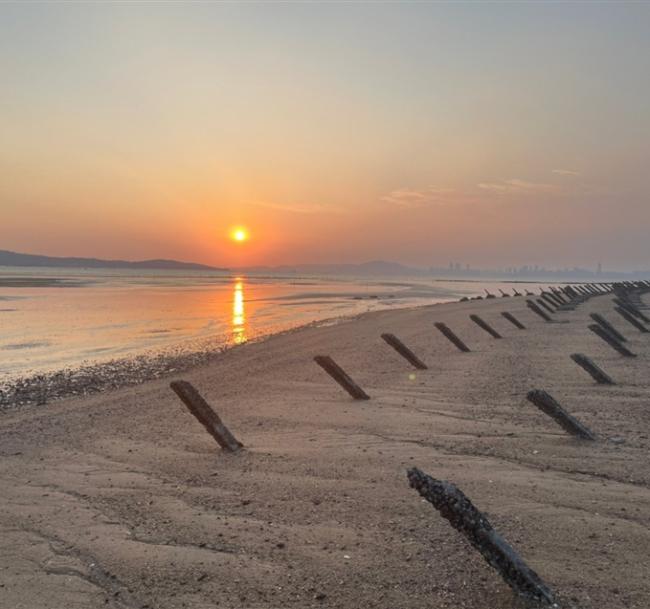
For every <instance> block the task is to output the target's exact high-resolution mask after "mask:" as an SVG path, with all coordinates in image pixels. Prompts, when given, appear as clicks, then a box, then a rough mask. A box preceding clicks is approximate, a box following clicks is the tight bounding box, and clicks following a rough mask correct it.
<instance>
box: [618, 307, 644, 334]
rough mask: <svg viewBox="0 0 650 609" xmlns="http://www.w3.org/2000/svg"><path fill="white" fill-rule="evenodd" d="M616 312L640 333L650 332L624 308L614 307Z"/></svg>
mask: <svg viewBox="0 0 650 609" xmlns="http://www.w3.org/2000/svg"><path fill="white" fill-rule="evenodd" d="M614 310H615V311H616V312H617V313H618V314H619V315H620V316H621V317H622V318H623V319H624V320H625V321H627V322H629V323H630V324H632V325H633V326H634V327H635V328H636V329H637V330H638V331H639V332H644V333H647V332H649V330H648V328H646V327H645V326H644V325H643V324H642V323H641V322H640V321H639V320H638V319H637V318H636V317H633V316H632V315H630V314H629V313H628V312H627V311H626V310H625V309H624V308H623V307H614Z"/></svg>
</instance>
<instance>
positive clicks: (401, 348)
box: [381, 334, 427, 370]
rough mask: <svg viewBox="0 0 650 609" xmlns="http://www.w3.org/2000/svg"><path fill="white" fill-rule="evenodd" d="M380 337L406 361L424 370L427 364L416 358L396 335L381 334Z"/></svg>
mask: <svg viewBox="0 0 650 609" xmlns="http://www.w3.org/2000/svg"><path fill="white" fill-rule="evenodd" d="M381 337H382V338H383V339H384V340H385V341H386V342H387V343H388V344H389V345H390V346H391V347H392V348H393V349H395V351H397V352H398V353H399V354H400V355H401V356H402V357H403V358H404V359H405V360H406V361H408V362H409V363H410V364H412V365H413V366H414V367H415V368H418V369H419V370H426V369H427V365H426V364H425V363H424V362H423V361H422V360H421V359H420V358H418V356H417V355H415V353H413V351H411V350H410V349H409V348H408V347H407V346H406V345H405V344H404V343H403V342H402V341H401V340H400V339H399V338H397V336H395V335H394V334H382V335H381Z"/></svg>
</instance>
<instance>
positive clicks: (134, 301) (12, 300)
mask: <svg viewBox="0 0 650 609" xmlns="http://www.w3.org/2000/svg"><path fill="white" fill-rule="evenodd" d="M545 285H546V284H545ZM536 286H537V284H528V285H527V287H528V288H529V289H532V288H533V287H536ZM486 287H488V288H489V289H490V291H492V292H494V293H496V294H498V293H499V292H498V288H499V287H501V288H504V289H507V290H511V289H512V284H510V285H509V284H506V283H486V282H454V281H436V280H435V279H426V278H425V279H423V278H415V279H412V278H398V279H395V278H391V279H387V280H379V279H351V278H335V277H329V278H316V277H296V276H290V277H286V276H285V277H279V276H263V275H252V276H235V275H232V274H227V273H214V272H213V273H206V272H188V271H182V272H181V271H123V270H114V269H106V270H97V269H92V270H84V269H54V268H14V267H0V382H2V381H7V380H11V379H12V378H17V377H18V376H26V375H33V374H40V373H43V372H51V371H54V370H60V369H62V368H67V367H76V366H81V365H84V364H95V363H101V362H104V361H109V360H114V359H119V358H125V357H131V356H137V355H142V354H152V355H153V354H156V355H157V354H161V353H165V352H166V351H170V352H172V351H173V352H174V353H179V352H188V353H190V352H194V351H199V350H202V349H206V348H215V347H219V346H229V345H236V344H241V343H244V342H246V341H249V340H253V339H257V338H260V337H262V336H266V335H269V334H272V333H275V332H279V331H282V330H287V329H290V328H294V327H296V326H299V325H303V324H306V323H309V322H314V321H319V320H325V319H330V318H335V317H342V316H349V315H354V314H357V313H362V312H366V311H373V310H380V309H386V308H393V307H403V306H413V305H417V304H432V303H436V302H445V301H449V300H456V299H458V298H459V297H461V296H463V295H476V294H481V293H483V290H484V289H485V288H486ZM520 291H521V290H520Z"/></svg>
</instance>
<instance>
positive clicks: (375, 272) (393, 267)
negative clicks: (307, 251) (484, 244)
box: [245, 260, 426, 277]
mask: <svg viewBox="0 0 650 609" xmlns="http://www.w3.org/2000/svg"><path fill="white" fill-rule="evenodd" d="M245 270H246V271H252V272H262V273H268V272H272V273H287V274H288V273H293V274H304V275H338V276H341V275H352V276H360V277H367V276H377V277H387V276H391V275H396V276H401V277H404V276H417V275H422V274H425V273H426V271H424V270H423V269H417V268H414V267H409V266H404V265H403V264H399V263H397V262H386V261H384V260H373V261H371V262H364V263H362V264H297V265H291V266H290V265H283V266H273V267H269V266H256V267H250V268H247V269H245Z"/></svg>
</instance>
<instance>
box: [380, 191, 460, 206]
mask: <svg viewBox="0 0 650 609" xmlns="http://www.w3.org/2000/svg"><path fill="white" fill-rule="evenodd" d="M457 195H458V193H457V191H456V190H454V189H453V188H436V187H434V186H429V187H428V188H423V189H419V190H418V189H413V188H399V189H397V190H393V191H392V192H389V193H388V194H387V195H384V196H383V197H381V200H382V201H383V202H384V203H390V204H391V205H396V206H397V207H402V208H405V209H415V208H418V207H427V206H429V205H437V204H440V203H448V202H449V201H450V200H453V199H454V198H455V197H457Z"/></svg>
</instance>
